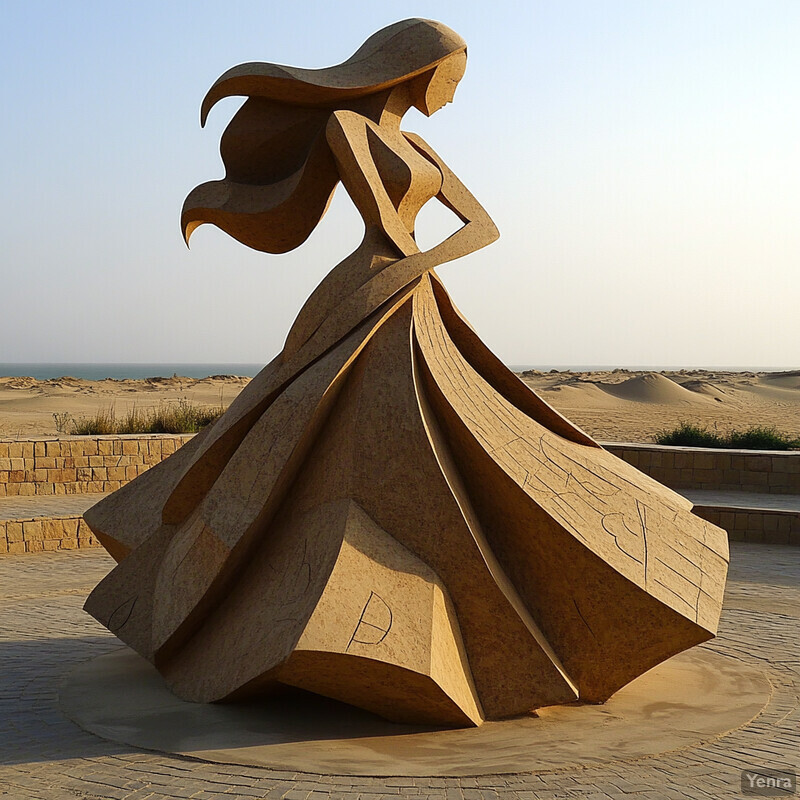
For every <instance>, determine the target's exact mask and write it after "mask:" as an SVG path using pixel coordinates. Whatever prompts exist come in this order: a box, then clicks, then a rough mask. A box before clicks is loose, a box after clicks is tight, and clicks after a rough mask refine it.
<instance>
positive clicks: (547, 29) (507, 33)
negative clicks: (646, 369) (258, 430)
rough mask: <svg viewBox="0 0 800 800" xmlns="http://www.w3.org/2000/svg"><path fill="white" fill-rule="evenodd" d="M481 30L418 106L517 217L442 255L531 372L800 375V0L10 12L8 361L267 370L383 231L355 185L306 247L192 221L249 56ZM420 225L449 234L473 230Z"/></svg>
mask: <svg viewBox="0 0 800 800" xmlns="http://www.w3.org/2000/svg"><path fill="white" fill-rule="evenodd" d="M411 16H422V17H428V18H432V19H439V20H441V21H443V22H445V23H446V24H448V25H450V27H452V28H454V29H455V30H456V31H458V32H459V33H460V34H461V35H462V36H463V37H464V38H465V39H466V40H467V42H468V45H469V64H468V67H467V74H466V76H465V78H464V80H463V81H462V83H461V85H460V86H459V89H458V92H457V94H456V99H455V103H454V104H453V105H451V106H447V107H446V108H445V109H444V110H443V111H441V112H440V113H438V114H437V115H435V117H433V118H431V119H426V118H425V117H423V116H422V115H421V114H419V113H417V112H416V111H412V112H411V113H409V115H408V117H407V118H406V124H405V128H406V129H407V130H414V131H417V132H419V133H420V134H422V136H423V137H424V138H425V139H427V140H428V141H429V142H430V143H431V144H432V145H433V147H434V148H435V149H436V150H437V151H438V152H439V153H440V155H442V156H443V157H444V159H445V160H446V161H447V162H448V163H449V165H450V166H451V167H452V168H453V170H454V171H455V172H456V173H457V174H458V175H459V176H460V177H461V178H462V180H463V181H464V182H465V183H466V184H467V185H468V186H469V187H470V188H471V190H472V191H473V193H474V194H475V195H476V196H477V197H478V199H479V200H480V201H481V202H482V203H483V205H484V206H485V207H486V209H487V210H488V211H489V213H490V214H491V215H492V217H493V218H494V220H495V222H496V223H497V225H498V227H499V228H500V231H501V238H500V240H499V241H498V242H497V243H496V244H494V245H492V246H491V247H489V248H487V249H485V250H482V251H480V252H479V253H476V254H474V255H472V256H470V257H468V258H466V259H462V260H461V261H459V262H456V263H453V264H449V265H446V266H444V267H442V268H440V269H439V270H438V272H439V274H440V276H441V277H442V278H443V280H444V281H445V283H446V285H447V286H448V288H449V290H450V292H451V294H452V296H453V298H454V299H455V302H456V303H457V304H458V305H459V307H460V308H461V309H462V311H463V312H464V313H465V314H466V315H467V317H468V318H469V320H470V321H471V323H472V324H473V327H475V328H476V330H477V331H478V333H479V334H480V335H481V337H482V338H483V339H484V341H485V342H486V343H487V344H488V345H489V346H490V347H491V348H492V349H493V350H494V351H495V352H496V353H497V354H498V355H499V356H500V357H501V358H502V359H504V360H505V361H506V362H507V363H511V364H608V365H612V364H613V365H620V366H624V365H686V366H697V365H700V366H702V365H716V366H723V365H731V366H737V365H761V366H782V367H797V366H798V365H800V220H799V219H798V217H799V212H800V102H798V92H799V91H800V47H798V41H800V2H797V0H786V1H785V2H781V0H750V1H749V2H737V0H687V1H686V2H682V1H681V0H668V1H667V0H663V1H662V0H626V1H625V2H611V1H608V2H606V1H605V0H586V1H585V2H571V1H570V0H548V2H526V3H522V2H505V1H504V0H498V1H497V2H490V3H487V2H485V0H481V2H478V1H477V0H459V2H447V1H445V0H442V1H441V2H437V1H436V0H430V2H426V1H425V0H420V1H419V2H409V1H408V0H406V2H386V0H384V1H383V2H365V1H364V2H360V1H356V0H352V2H349V1H348V0H341V1H340V2H330V0H328V2H312V1H310V0H306V2H299V1H298V2H274V1H273V2H270V1H269V0H267V1H266V2H265V0H260V2H250V1H249V0H241V2H237V1H236V0H226V2H219V0H216V2H204V1H203V0H191V2H188V1H187V2H176V1H175V0H170V2H164V1H163V0H158V2H156V1H155V0H153V1H151V0H137V2H135V3H127V2H126V3H123V2H121V1H120V0H114V1H112V0H103V1H102V2H86V1H82V0H73V1H72V2H63V0H59V1H58V2H44V1H43V0H38V1H37V0H2V1H1V2H0V74H1V75H2V76H3V77H2V83H1V84H0V100H2V122H1V123H0V152H2V154H3V170H2V174H3V180H2V195H1V196H0V242H2V245H1V247H2V249H1V250H0V271H1V274H2V283H0V362H3V361H146V362H151V361H152V362H168V361H202V362H213V361H219V362H266V361H268V360H269V359H270V358H272V356H273V355H274V354H275V353H276V352H277V351H278V350H279V349H280V347H281V346H282V344H283V339H284V336H285V334H286V332H287V331H288V328H289V326H290V324H291V322H292V320H293V319H294V316H295V314H296V313H297V311H298V309H299V308H300V306H301V305H302V302H303V300H304V299H305V297H306V296H307V295H308V294H309V292H310V291H311V290H312V289H313V288H314V286H315V285H316V284H317V283H318V282H319V280H321V278H322V277H323V276H324V275H325V274H326V273H327V272H328V270H329V269H330V268H331V267H333V266H334V264H336V263H337V262H338V261H339V260H340V259H341V258H342V257H344V256H345V255H346V254H347V253H348V252H350V251H351V250H353V249H354V248H355V247H356V245H357V244H358V241H359V239H360V230H361V223H360V220H359V218H358V216H357V215H356V213H355V211H354V209H353V207H352V204H351V203H350V200H349V198H348V197H347V195H346V193H345V192H344V190H343V189H342V187H341V186H340V187H339V189H338V190H337V193H336V197H335V200H334V203H333V205H332V207H331V210H330V211H329V213H328V215H327V216H326V217H325V218H324V219H323V221H322V223H321V224H320V226H319V227H318V228H317V230H316V231H315V232H314V234H313V235H312V237H311V238H310V239H309V241H308V242H306V243H305V244H304V245H303V246H302V247H301V248H300V249H299V250H297V251H295V252H293V253H291V254H287V255H282V256H272V255H265V254H262V253H256V252H253V251H249V250H248V249H247V248H245V247H244V246H243V245H240V244H239V243H238V242H236V241H234V240H233V239H230V238H229V237H227V236H226V235H225V234H223V233H222V232H221V231H219V230H217V229H216V228H212V227H211V226H204V227H202V228H200V229H199V230H198V231H197V232H196V233H195V235H194V237H193V239H192V249H191V250H187V249H186V247H185V245H184V244H183V241H182V239H181V236H180V232H179V224H178V217H179V213H180V208H181V204H182V202H183V198H184V196H185V195H186V194H187V193H188V191H189V190H190V189H191V188H192V187H194V186H195V185H196V184H198V183H201V182H203V181H207V180H212V179H215V178H218V177H221V176H222V174H223V168H222V163H221V161H220V158H219V152H218V146H219V135H220V133H221V131H222V130H223V129H224V127H225V125H226V124H227V122H228V121H229V119H230V117H231V115H232V114H233V113H234V111H235V109H236V108H237V107H238V105H239V103H240V102H241V101H240V100H238V99H235V98H232V99H228V100H226V101H224V102H222V103H220V104H219V105H218V106H217V107H216V108H215V109H214V110H213V111H212V114H211V117H210V120H209V124H208V125H207V127H206V129H205V130H202V129H201V128H200V126H199V123H198V112H199V105H200V101H201V99H202V97H203V95H204V94H205V92H206V90H207V89H208V87H209V86H210V85H211V83H212V82H213V81H214V80H215V79H216V78H217V77H218V75H219V74H221V73H222V72H223V71H224V70H226V69H227V68H228V67H231V66H233V65H234V64H238V63H240V62H243V61H274V62H278V63H284V64H292V65H298V66H306V67H322V66H328V65H330V64H334V63H338V62H340V61H342V60H343V59H345V58H347V57H348V56H349V55H350V54H351V53H352V52H353V51H354V50H355V49H356V48H357V47H358V46H359V45H360V44H361V42H362V41H363V40H364V39H365V38H366V37H367V36H368V35H369V34H371V33H372V32H374V31H375V30H377V29H379V28H381V27H383V26H385V25H387V24H389V23H391V22H394V21H396V20H398V19H403V18H405V17H411ZM434 205H436V206H438V204H435V203H431V204H429V206H427V207H426V208H425V209H424V210H423V212H422V215H421V220H420V223H419V231H420V238H421V240H422V242H423V243H426V244H427V245H428V246H430V244H433V243H434V242H435V241H436V240H437V237H439V238H440V237H441V236H442V235H444V234H445V233H447V232H449V230H451V229H452V226H453V222H452V220H451V219H450V218H449V215H448V212H445V211H444V209H443V207H441V206H438V208H434V207H433V206H434Z"/></svg>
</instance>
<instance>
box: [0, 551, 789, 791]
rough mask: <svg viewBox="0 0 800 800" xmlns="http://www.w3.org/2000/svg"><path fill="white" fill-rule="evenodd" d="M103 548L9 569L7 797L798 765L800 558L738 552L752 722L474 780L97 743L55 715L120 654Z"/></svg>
mask: <svg viewBox="0 0 800 800" xmlns="http://www.w3.org/2000/svg"><path fill="white" fill-rule="evenodd" d="M112 563H113V562H112V561H111V559H110V558H109V557H108V556H107V555H106V554H105V553H103V552H101V551H97V550H88V551H75V552H58V553H41V554H32V555H21V556H7V557H3V558H2V559H0V798H2V799H3V800H37V799H38V798H41V799H42V800H45V799H47V800H51V799H52V800H55V799H56V798H58V799H59V800H60V799H61V798H86V800H95V799H96V798H103V800H106V799H107V798H113V799H114V800H147V799H148V798H152V800H160V798H197V799H198V800H212V799H213V798H228V799H230V798H286V800H301V799H307V800H316V799H317V798H353V799H354V800H355V798H361V800H373V799H377V798H397V797H403V796H417V797H433V798H447V800H451V799H453V800H454V799H455V798H464V800H483V799H484V798H485V799H487V800H488V799H489V798H500V797H502V798H506V797H508V798H518V800H534V799H535V798H548V799H549V798H584V799H585V800H590V799H591V800H600V798H609V797H613V798H631V799H636V800H644V799H645V798H647V800H657V799H658V798H684V797H689V798H703V799H704V800H707V799H708V798H723V797H741V796H742V795H741V793H740V773H741V770H742V769H744V768H748V767H750V768H752V767H769V766H774V767H778V768H779V767H781V766H783V767H785V766H790V767H794V768H797V766H798V764H800V624H799V623H798V619H800V548H795V547H782V546H769V545H751V544H737V543H733V544H732V546H731V572H730V579H729V584H728V591H727V595H726V603H725V610H724V612H723V615H722V621H721V624H720V632H719V636H718V638H717V639H716V640H714V641H713V642H711V643H710V644H708V645H705V647H708V648H710V649H712V650H713V651H715V652H716V653H720V654H723V655H724V656H727V657H730V658H732V659H739V660H741V661H743V662H746V663H747V664H750V665H755V666H757V667H758V668H759V669H760V670H763V672H764V674H765V675H766V676H767V677H768V679H769V681H770V683H771V684H772V686H773V692H772V695H771V697H770V699H769V702H768V703H767V705H766V706H765V708H764V709H763V711H762V712H761V714H759V715H758V716H757V717H756V718H755V719H754V720H752V721H751V722H750V723H748V724H747V725H745V726H744V727H742V728H739V729H738V730H734V731H730V732H728V733H725V734H724V735H721V736H719V737H717V738H715V739H713V740H711V741H708V742H705V743H704V744H702V745H698V746H694V747H690V748H687V749H682V750H677V751H673V752H669V753H663V754H660V755H657V756H654V757H650V758H643V759H639V760H634V761H628V762H623V761H616V762H612V763H609V764H603V765H601V766H587V767H585V768H575V769H568V770H563V771H555V772H541V773H526V774H514V775H494V776H492V775H487V776H480V777H473V778H461V779H458V778H437V779H433V778H427V779H426V778H359V777H351V776H337V775H310V774H295V773H285V772H276V771H273V770H268V769H256V768H250V767H238V766H224V765H220V764H210V763H206V762H201V761H195V760H190V759H185V758H178V757H172V756H167V755H163V754H155V753H151V752H145V751H139V750H136V749H135V748H131V747H127V746H124V745H118V744H114V743H112V742H108V741H104V740H102V739H99V738H97V737H95V736H93V735H92V734H89V733H85V732H84V731H82V730H81V729H80V728H78V727H77V726H76V725H75V724H74V723H72V722H71V721H69V720H68V719H66V718H65V717H64V716H63V715H62V714H61V713H60V711H59V709H58V706H57V693H58V687H59V684H60V682H61V681H63V680H64V678H65V677H66V675H67V674H68V673H69V671H70V670H71V669H72V668H73V667H74V666H75V665H76V664H78V663H80V662H82V661H86V660H88V659H91V658H93V657H95V656H97V655H100V654H102V653H106V652H109V651H110V650H113V649H115V648H117V647H119V643H118V642H117V640H116V639H115V638H114V637H112V636H111V635H110V634H109V633H108V632H107V631H106V630H105V629H104V628H102V627H101V626H100V625H98V624H97V623H96V622H95V621H94V620H93V619H91V618H90V617H89V616H88V615H86V614H85V613H84V612H83V611H82V610H81V606H82V604H83V600H84V598H85V596H86V594H87V592H88V591H89V589H90V588H91V587H93V586H94V585H95V584H96V583H97V581H98V580H99V579H100V578H101V577H102V576H103V575H104V574H105V573H106V572H107V571H108V570H109V569H110V567H111V565H112Z"/></svg>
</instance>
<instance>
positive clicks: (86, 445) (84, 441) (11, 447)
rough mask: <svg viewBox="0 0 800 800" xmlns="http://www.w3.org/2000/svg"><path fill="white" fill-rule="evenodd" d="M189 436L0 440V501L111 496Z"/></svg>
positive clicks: (189, 435) (158, 435) (171, 451)
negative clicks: (45, 497)
mask: <svg viewBox="0 0 800 800" xmlns="http://www.w3.org/2000/svg"><path fill="white" fill-rule="evenodd" d="M191 438H192V434H183V435H170V434H150V435H131V436H70V437H68V438H64V439H14V440H8V439H5V440H3V439H0V497H18V496H30V495H53V494H87V493H96V492H113V491H114V490H115V489H119V487H120V486H122V485H123V484H125V483H128V481H131V480H133V479H134V478H135V477H136V476H137V475H140V474H141V473H142V472H145V471H146V470H148V469H149V468H150V467H151V466H153V464H157V463H158V462H159V461H161V460H163V459H164V458H166V457H167V456H168V455H170V454H171V453H174V452H175V451H176V450H177V449H178V448H179V447H180V446H181V445H182V444H185V443H186V442H187V441H188V440H189V439H191Z"/></svg>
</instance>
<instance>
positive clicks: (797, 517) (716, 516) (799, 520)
mask: <svg viewBox="0 0 800 800" xmlns="http://www.w3.org/2000/svg"><path fill="white" fill-rule="evenodd" d="M694 513H695V514H697V516H698V517H701V518H702V519H705V520H708V522H710V523H712V524H713V525H717V526H719V527H720V528H722V529H723V530H725V531H727V533H728V538H729V539H730V540H731V541H732V542H753V543H756V544H790V545H794V546H795V547H800V514H790V513H786V512H782V511H771V510H769V509H738V508H717V507H712V506H702V507H698V506H695V508H694Z"/></svg>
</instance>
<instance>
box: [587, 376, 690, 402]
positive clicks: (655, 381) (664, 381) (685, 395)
mask: <svg viewBox="0 0 800 800" xmlns="http://www.w3.org/2000/svg"><path fill="white" fill-rule="evenodd" d="M600 388H601V389H602V390H603V391H604V392H608V393H609V394H611V395H613V396H614V397H618V398H619V399H620V400H629V401H631V402H634V403H657V404H659V405H670V404H673V403H682V404H685V405H692V404H693V403H697V402H705V401H706V397H705V396H703V395H698V394H697V393H692V392H690V391H689V390H688V389H684V388H683V386H680V385H679V384H677V383H675V381H672V380H670V379H669V378H666V377H664V375H660V374H658V373H657V372H648V373H647V374H645V375H637V376H636V377H635V378H629V379H628V380H627V381H624V382H623V383H613V384H601V385H600Z"/></svg>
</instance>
